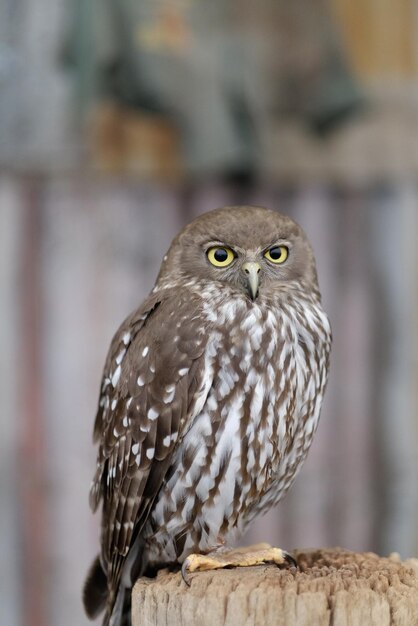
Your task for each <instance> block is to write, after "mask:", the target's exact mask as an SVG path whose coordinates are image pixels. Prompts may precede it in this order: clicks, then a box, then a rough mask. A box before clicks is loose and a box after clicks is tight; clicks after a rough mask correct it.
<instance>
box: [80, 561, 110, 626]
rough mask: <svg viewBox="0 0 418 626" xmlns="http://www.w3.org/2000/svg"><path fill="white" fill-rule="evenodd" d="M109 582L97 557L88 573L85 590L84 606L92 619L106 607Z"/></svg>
mask: <svg viewBox="0 0 418 626" xmlns="http://www.w3.org/2000/svg"><path fill="white" fill-rule="evenodd" d="M106 599H107V580H106V575H105V573H104V571H103V568H102V565H101V563H100V559H99V557H98V556H97V557H96V558H95V559H94V561H93V563H92V564H91V567H90V569H89V571H88V573H87V577H86V582H85V583H84V588H83V604H84V610H85V611H86V613H87V615H88V617H89V618H90V619H95V618H96V617H97V616H98V615H100V613H101V612H102V611H104V609H105V607H106Z"/></svg>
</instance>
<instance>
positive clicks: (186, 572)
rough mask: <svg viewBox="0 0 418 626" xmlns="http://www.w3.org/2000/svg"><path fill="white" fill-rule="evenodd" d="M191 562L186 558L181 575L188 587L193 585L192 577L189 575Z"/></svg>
mask: <svg viewBox="0 0 418 626" xmlns="http://www.w3.org/2000/svg"><path fill="white" fill-rule="evenodd" d="M188 568H189V563H188V560H187V559H185V560H184V561H183V565H182V566H181V577H182V579H183V580H184V582H185V583H186V585H187V586H188V587H190V585H191V581H190V577H189V569H188Z"/></svg>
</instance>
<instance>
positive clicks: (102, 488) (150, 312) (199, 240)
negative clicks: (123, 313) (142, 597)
mask: <svg viewBox="0 0 418 626" xmlns="http://www.w3.org/2000/svg"><path fill="white" fill-rule="evenodd" d="M330 347H331V331H330V325H329V321H328V318H327V316H326V314H325V312H324V311H323V309H322V306H321V296H320V292H319V288H318V281H317V273H316V267H315V260H314V255H313V252H312V248H311V246H310V244H309V242H308V240H307V238H306V235H305V234H304V232H303V230H302V229H301V228H300V226H298V225H297V224H296V223H295V222H294V221H292V220H291V219H290V218H288V217H286V216H284V215H282V214H280V213H278V212H276V211H273V210H269V209H265V208H261V207H248V206H235V207H225V208H221V209H215V210H214V211H210V212H209V213H206V214H203V215H201V216H199V217H198V218H197V219H195V220H194V221H193V222H191V223H190V224H189V225H188V226H186V227H185V228H184V229H183V230H182V231H181V232H180V233H179V234H178V235H177V236H176V237H175V239H174V241H173V242H172V244H171V246H170V249H169V250H168V252H167V254H166V256H165V257H164V259H163V261H162V265H161V269H160V272H159V274H158V277H157V281H156V284H155V287H154V288H153V290H152V292H151V293H150V295H149V296H148V297H147V298H146V300H145V301H144V303H143V304H142V305H141V306H140V307H139V308H138V309H137V310H136V311H134V312H133V313H132V314H131V315H130V316H129V317H128V318H127V319H126V320H125V321H124V322H123V324H122V325H121V327H120V328H119V330H118V331H117V333H116V335H115V336H114V338H113V341H112V343H111V346H110V350H109V353H108V356H107V360H106V363H105V367H104V373H103V379H102V385H101V391H100V398H99V407H98V411H97V416H96V421H95V425H94V441H95V442H97V443H98V457H97V467H96V473H95V476H94V479H93V482H92V485H91V490H90V504H91V507H92V509H93V510H96V509H97V508H98V507H99V505H100V504H101V508H102V526H101V550H100V555H99V556H98V557H97V559H96V560H95V561H94V563H93V565H92V567H91V569H90V571H89V574H88V576H87V580H86V583H85V587H84V596H83V599H84V605H85V609H86V612H87V614H88V616H89V617H91V618H94V617H96V616H97V615H98V614H100V612H102V611H104V621H103V624H104V625H106V626H122V625H124V626H125V625H127V624H130V618H129V609H130V592H131V588H132V585H133V584H134V582H135V580H136V579H137V578H138V577H139V576H141V575H144V574H147V575H149V574H152V573H153V572H155V571H156V570H158V569H159V568H161V567H163V566H167V565H169V566H173V565H175V564H179V565H182V567H183V574H184V575H185V579H186V580H188V578H187V576H186V574H187V573H190V572H193V571H197V570H203V569H212V568H216V567H224V566H231V565H237V566H238V565H249V564H255V563H261V562H266V561H273V562H276V563H281V562H285V561H286V560H287V561H290V560H291V559H290V556H289V555H288V554H287V553H286V552H285V551H283V550H281V549H280V548H270V549H265V550H260V551H259V552H258V553H257V552H252V553H251V554H247V555H246V554H245V550H238V551H235V552H234V551H231V550H228V545H230V544H231V542H233V541H236V540H237V538H239V536H240V535H241V534H242V533H243V532H244V531H245V530H246V528H247V526H248V525H249V524H250V522H251V521H252V520H253V519H254V518H255V517H256V516H257V515H260V514H262V513H265V512H266V511H267V510H268V509H269V508H270V507H272V506H274V505H276V504H277V503H278V502H279V500H280V499H281V498H282V496H283V495H284V494H285V493H286V491H287V490H288V489H289V487H290V485H291V484H292V482H293V480H294V478H295V476H296V473H297V471H298V470H299V468H300V467H301V464H302V462H303V460H304V458H305V456H306V454H307V452H308V449H309V446H310V445H311V442H312V438H313V435H314V433H315V430H316V427H317V424H318V419H319V413H320V409H321V403H322V398H323V394H324V390H325V386H326V381H327V374H328V364H329V353H330Z"/></svg>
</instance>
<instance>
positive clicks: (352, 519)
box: [0, 176, 418, 626]
mask: <svg viewBox="0 0 418 626" xmlns="http://www.w3.org/2000/svg"><path fill="white" fill-rule="evenodd" d="M417 191H418V190H417V186H416V184H413V183H410V184H405V185H402V186H396V185H395V186H392V187H386V188H375V189H369V190H364V191H363V192H354V191H351V192H350V191H343V190H331V189H329V188H328V187H323V186H314V185H302V186H301V187H299V188H289V187H287V188H283V187H281V186H277V187H276V186H264V187H257V188H254V189H249V190H247V192H246V193H245V197H246V199H247V201H248V202H250V203H257V204H263V205H267V206H272V207H280V208H281V209H282V210H283V211H285V212H287V213H289V214H291V215H292V216H293V217H295V218H296V219H297V220H298V221H299V222H300V223H301V224H302V225H303V226H304V228H305V230H306V231H307V232H308V234H309V236H310V238H311V240H312V242H313V245H314V248H315V251H316V255H317V259H318V265H319V276H320V283H321V286H322V292H323V297H324V304H325V307H326V309H327V311H328V312H329V314H330V316H331V320H332V325H333V331H334V337H335V340H334V350H333V354H332V371H331V379H330V383H329V387H328V392H327V397H326V401H325V406H324V411H323V414H322V420H321V423H320V427H319V430H318V433H317V436H316V439H315V442H314V444H313V448H312V450H311V453H310V455H309V457H308V460H307V462H306V465H305V467H304V469H303V470H302V472H301V474H300V476H299V478H298V480H297V481H296V484H295V487H294V489H293V490H292V491H291V493H290V494H289V495H288V497H286V499H285V500H284V501H283V502H282V503H281V504H280V506H279V508H278V510H277V511H272V512H271V513H269V514H268V515H267V516H266V517H265V518H263V519H261V520H259V521H258V522H257V523H256V524H255V525H254V528H253V529H252V530H251V531H250V533H249V535H248V537H247V538H246V539H247V540H248V541H255V540H270V541H272V542H274V543H277V544H279V545H281V546H284V547H286V548H288V549H291V548H293V547H295V546H299V547H300V546H332V545H341V546H344V547H346V548H349V549H353V550H377V551H379V552H380V553H382V554H386V553H388V552H391V551H399V552H401V553H402V554H403V555H404V556H411V555H413V554H416V552H417V549H418V534H417V530H416V529H417V527H418V524H417V523H418V503H417V493H416V489H415V484H416V479H417V476H418V460H417V453H416V450H417V426H418V423H417V415H418V397H417V383H418V362H417V358H416V355H417V354H418V350H417V348H418V341H417V328H418V325H417V317H418V310H417V309H418V307H417V304H418V287H417V285H418V280H417V278H418V276H417V274H418V263H417V260H418V259H417V252H416V234H417V232H418V231H417V226H418V223H417V222H418V212H417V209H416V202H417V197H418V193H417ZM0 199H1V204H0V206H1V209H0V241H1V245H0V301H1V303H2V318H1V324H0V337H1V345H2V350H1V352H0V368H1V370H0V371H1V376H0V395H1V397H2V398H3V410H2V412H1V421H0V429H1V430H0V470H1V471H0V486H1V494H2V496H1V497H2V506H1V507H0V529H1V533H0V552H1V554H2V560H1V569H2V578H1V580H2V586H1V590H0V616H1V617H0V622H1V623H2V624H3V623H4V624H10V625H11V626H13V625H16V626H18V625H19V626H20V625H22V626H56V625H58V624H59V625H60V626H61V625H62V626H67V624H68V626H70V625H71V626H72V625H73V624H74V623H77V624H78V625H80V626H81V625H82V624H87V620H86V619H85V617H84V616H83V613H82V607H81V602H80V589H81V585H82V581H83V577H84V574H85V571H86V568H87V566H88V564H89V561H90V559H91V558H92V557H93V555H94V553H95V551H96V550H97V546H98V534H97V533H98V529H97V521H98V520H97V518H94V517H93V516H92V515H91V513H90V511H89V509H88V504H87V494H88V488H89V484H90V480H91V478H92V473H93V469H94V455H95V453H94V449H93V446H92V444H91V430H92V424H93V419H94V413H95V409H96V401H97V395H98V386H99V380H100V376H101V369H102V365H103V361H104V357H105V354H106V350H107V348H108V344H109V341H110V338H111V336H112V333H113V332H114V330H115V328H116V327H117V325H118V324H119V323H120V321H121V320H122V319H123V317H124V316H125V315H126V314H127V313H128V312H129V311H130V310H131V309H132V308H133V307H135V306H136V304H137V303H138V302H140V301H141V299H142V298H143V297H144V295H145V294H146V293H147V291H148V290H149V289H150V288H151V286H152V284H153V280H154V278H155V276H156V273H157V270H158V265H159V261H160V259H161V257H162V256H163V254H164V252H165V250H166V248H167V247H168V245H169V242H170V240H171V237H172V236H173V235H174V234H175V232H176V231H177V230H178V229H179V228H180V227H181V226H182V225H183V224H184V223H185V222H186V221H188V220H189V219H190V218H191V217H192V216H193V215H196V214H198V213H200V212H202V211H204V210H207V209H209V208H212V207H215V206H219V205H224V204H228V203H233V202H239V201H242V190H241V191H240V190H237V189H234V188H232V187H227V186H225V185H222V184H215V183H212V184H207V185H202V186H199V187H198V188H196V189H191V188H190V189H182V188H170V187H160V186H151V185H149V186H146V185H145V186H144V185H136V184H126V183H119V182H116V181H113V182H112V181H103V180H94V179H88V178H86V179H82V180H80V179H79V178H73V177H70V178H68V177H59V178H52V179H47V178H38V179H36V178H32V179H27V178H26V179H22V178H16V177H11V176H2V177H1V178H0Z"/></svg>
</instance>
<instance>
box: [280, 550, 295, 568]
mask: <svg viewBox="0 0 418 626" xmlns="http://www.w3.org/2000/svg"><path fill="white" fill-rule="evenodd" d="M282 552H283V558H284V560H285V561H286V563H288V564H289V565H290V567H296V569H299V565H298V562H297V561H296V559H295V558H293V556H292V555H291V554H289V552H286V550H282Z"/></svg>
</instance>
